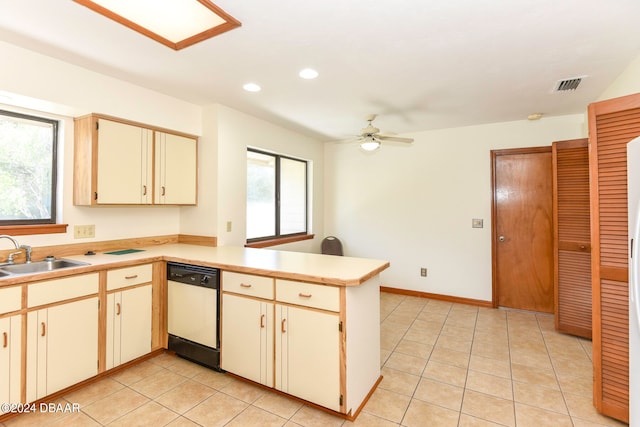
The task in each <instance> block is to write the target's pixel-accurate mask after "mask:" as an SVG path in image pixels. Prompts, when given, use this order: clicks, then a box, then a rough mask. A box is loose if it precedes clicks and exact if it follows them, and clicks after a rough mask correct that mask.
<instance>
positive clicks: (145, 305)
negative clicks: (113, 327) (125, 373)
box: [120, 285, 152, 363]
mask: <svg viewBox="0 0 640 427" xmlns="http://www.w3.org/2000/svg"><path fill="white" fill-rule="evenodd" d="M151 294H152V292H151V285H147V286H142V287H139V288H133V289H128V290H126V291H122V292H121V312H120V317H121V323H120V324H121V327H120V340H121V341H120V363H125V362H128V361H130V360H133V359H135V358H136V357H140V356H143V355H145V354H147V353H150V352H151V301H152V297H151Z"/></svg>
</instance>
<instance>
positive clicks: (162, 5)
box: [74, 0, 242, 50]
mask: <svg viewBox="0 0 640 427" xmlns="http://www.w3.org/2000/svg"><path fill="white" fill-rule="evenodd" d="M74 1H75V2H76V3H79V4H81V5H83V6H86V7H88V8H89V9H91V10H93V11H95V12H98V13H100V14H101V15H104V16H106V17H107V18H109V19H113V20H114V21H116V22H118V23H120V24H122V25H124V26H126V27H129V28H131V29H132V30H135V31H137V32H139V33H141V34H144V35H145V36H147V37H150V38H152V39H153V40H155V41H157V42H159V43H162V44H164V45H166V46H169V47H170V48H172V49H175V50H180V49H182V48H185V47H187V46H191V45H192V44H195V43H198V42H201V41H203V40H206V39H208V38H211V37H214V36H217V35H218V34H221V33H224V32H226V31H229V30H232V29H234V28H236V27H239V26H240V25H242V24H241V23H240V21H238V20H236V19H235V18H234V17H233V16H231V15H229V14H227V13H226V12H225V11H224V10H222V9H220V8H219V7H218V6H216V5H215V4H213V3H212V2H211V1H210V0H163V1H162V2H159V1H157V0H127V1H122V0H74Z"/></svg>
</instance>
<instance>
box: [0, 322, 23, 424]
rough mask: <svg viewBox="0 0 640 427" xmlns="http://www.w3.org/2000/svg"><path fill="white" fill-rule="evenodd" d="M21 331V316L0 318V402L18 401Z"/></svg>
mask: <svg viewBox="0 0 640 427" xmlns="http://www.w3.org/2000/svg"><path fill="white" fill-rule="evenodd" d="M21 332H22V316H20V315H15V316H9V317H3V318H0V378H1V379H2V380H1V381H0V403H20V371H21V369H20V368H21V342H22V333H21ZM0 414H1V413H0Z"/></svg>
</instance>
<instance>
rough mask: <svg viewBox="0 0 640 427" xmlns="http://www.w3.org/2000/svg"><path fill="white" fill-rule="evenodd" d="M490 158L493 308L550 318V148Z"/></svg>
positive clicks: (498, 153)
mask: <svg viewBox="0 0 640 427" xmlns="http://www.w3.org/2000/svg"><path fill="white" fill-rule="evenodd" d="M491 156H492V181H493V215H492V219H493V291H494V295H493V297H494V298H493V301H494V305H497V306H500V307H509V308H516V309H521V310H531V311H537V312H545V313H553V311H554V293H553V227H552V217H553V207H552V173H551V166H552V164H551V147H536V148H524V149H513V150H496V151H492V152H491Z"/></svg>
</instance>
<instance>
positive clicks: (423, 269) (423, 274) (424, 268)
mask: <svg viewBox="0 0 640 427" xmlns="http://www.w3.org/2000/svg"><path fill="white" fill-rule="evenodd" d="M420 275H421V276H422V277H427V268H426V267H422V268H421V269H420Z"/></svg>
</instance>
